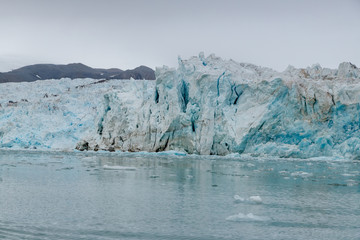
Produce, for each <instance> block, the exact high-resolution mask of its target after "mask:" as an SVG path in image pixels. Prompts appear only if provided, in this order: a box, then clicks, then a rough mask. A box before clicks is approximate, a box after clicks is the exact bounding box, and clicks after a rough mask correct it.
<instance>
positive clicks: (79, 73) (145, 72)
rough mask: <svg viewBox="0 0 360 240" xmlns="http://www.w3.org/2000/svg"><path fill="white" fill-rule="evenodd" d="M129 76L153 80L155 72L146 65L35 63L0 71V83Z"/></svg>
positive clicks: (126, 77)
mask: <svg viewBox="0 0 360 240" xmlns="http://www.w3.org/2000/svg"><path fill="white" fill-rule="evenodd" d="M131 77H132V78H134V79H147V80H154V79H155V74H154V71H153V70H152V69H151V68H148V67H146V66H140V67H137V68H135V69H132V70H126V71H123V70H120V69H117V68H111V69H100V68H91V67H88V66H86V65H84V64H81V63H72V64H68V65H55V64H35V65H30V66H26V67H22V68H19V69H16V70H13V71H10V72H5V73H0V83H4V82H33V81H37V80H44V79H61V78H71V79H75V78H93V79H130V78H131Z"/></svg>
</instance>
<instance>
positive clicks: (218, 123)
mask: <svg viewBox="0 0 360 240" xmlns="http://www.w3.org/2000/svg"><path fill="white" fill-rule="evenodd" d="M156 78H157V80H156V82H152V81H146V80H142V81H134V80H127V81H118V80H109V81H100V82H99V80H91V79H77V80H69V79H62V80H60V81H59V80H57V81H55V80H47V81H41V82H39V81H38V82H33V83H22V84H18V83H5V84H1V85H0V104H1V106H0V147H3V148H4V147H6V148H14V147H15V148H34V147H36V148H52V149H62V150H64V149H74V148H75V147H76V148H77V149H79V150H98V149H107V150H109V149H110V150H113V149H114V150H122V151H166V150H175V151H183V152H187V153H195V154H216V155H226V154H230V153H240V154H251V155H255V156H261V155H268V156H278V157H296V158H309V157H318V156H339V157H349V158H354V159H357V158H360V70H359V69H358V68H357V67H356V66H355V65H352V64H351V63H341V64H340V65H339V68H338V69H335V70H332V69H328V68H322V67H321V66H320V65H313V66H312V67H308V68H306V69H296V68H294V67H291V66H290V67H288V68H287V69H286V70H285V71H284V72H281V73H280V72H276V71H274V70H272V69H269V68H263V67H259V66H255V65H252V64H243V63H237V62H235V61H232V60H222V59H220V58H218V57H216V56H214V55H210V56H208V57H206V58H205V57H204V55H203V54H200V55H199V56H198V57H193V58H191V59H189V60H182V59H179V67H178V68H177V69H170V68H167V67H162V68H158V69H157V70H156Z"/></svg>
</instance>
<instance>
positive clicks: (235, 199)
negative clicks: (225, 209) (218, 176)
mask: <svg viewBox="0 0 360 240" xmlns="http://www.w3.org/2000/svg"><path fill="white" fill-rule="evenodd" d="M244 201H245V198H243V197H240V196H239V195H234V203H242V202H244Z"/></svg>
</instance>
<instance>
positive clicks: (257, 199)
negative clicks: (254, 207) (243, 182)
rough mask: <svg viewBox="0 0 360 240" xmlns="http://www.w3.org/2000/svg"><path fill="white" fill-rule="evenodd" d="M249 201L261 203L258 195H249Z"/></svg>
mask: <svg viewBox="0 0 360 240" xmlns="http://www.w3.org/2000/svg"><path fill="white" fill-rule="evenodd" d="M249 201H251V202H254V203H258V204H260V203H262V199H261V197H260V196H251V197H249Z"/></svg>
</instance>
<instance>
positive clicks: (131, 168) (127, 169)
mask: <svg viewBox="0 0 360 240" xmlns="http://www.w3.org/2000/svg"><path fill="white" fill-rule="evenodd" d="M103 169H104V170H123V171H135V170H136V167H126V166H109V165H104V166H103Z"/></svg>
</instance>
